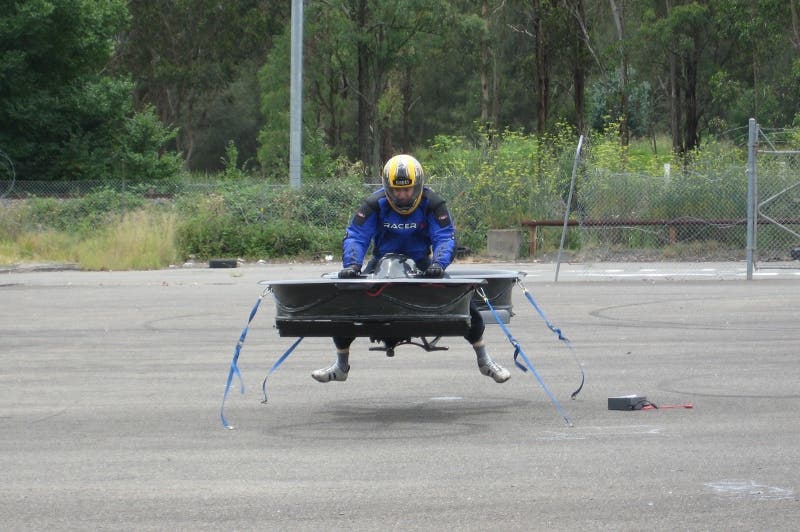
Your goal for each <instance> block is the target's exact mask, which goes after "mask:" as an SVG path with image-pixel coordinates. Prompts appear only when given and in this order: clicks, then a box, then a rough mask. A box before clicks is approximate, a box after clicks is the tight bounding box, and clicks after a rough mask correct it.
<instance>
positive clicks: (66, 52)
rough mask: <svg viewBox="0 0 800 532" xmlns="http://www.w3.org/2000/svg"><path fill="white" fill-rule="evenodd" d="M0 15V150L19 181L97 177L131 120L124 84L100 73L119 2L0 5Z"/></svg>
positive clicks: (123, 14) (109, 165)
mask: <svg viewBox="0 0 800 532" xmlns="http://www.w3.org/2000/svg"><path fill="white" fill-rule="evenodd" d="M5 4H6V7H5V9H3V10H2V11H0V54H1V55H0V124H2V130H0V148H2V149H3V150H4V151H5V152H6V153H8V154H9V156H10V157H11V158H12V159H13V160H14V163H15V165H16V168H17V174H18V176H19V177H20V178H22V179H41V180H45V179H47V180H50V179H60V178H68V179H77V178H105V177H108V176H109V175H112V174H113V173H114V172H115V171H116V168H117V167H118V163H119V161H118V160H116V161H115V157H116V156H115V155H113V154H114V153H115V148H116V147H117V146H119V144H120V143H121V142H124V139H121V138H120V136H121V133H120V131H123V130H124V128H125V121H126V119H127V118H129V117H130V116H131V114H132V104H131V98H130V91H131V88H132V84H131V82H130V81H129V80H128V79H127V78H126V77H124V76H116V77H114V76H110V75H107V74H104V73H103V71H104V68H105V67H106V66H107V64H108V62H109V60H110V58H111V54H112V52H113V47H114V42H115V38H116V36H117V34H118V33H119V32H120V31H121V30H122V28H123V27H124V26H125V24H126V23H127V21H128V12H127V10H126V6H125V2H124V0H105V1H100V0H59V1H48V0H30V1H27V2H6V3H5Z"/></svg>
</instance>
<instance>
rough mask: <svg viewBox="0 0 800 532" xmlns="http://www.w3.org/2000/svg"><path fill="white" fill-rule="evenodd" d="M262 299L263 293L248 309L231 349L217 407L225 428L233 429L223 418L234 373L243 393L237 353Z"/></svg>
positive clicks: (239, 351)
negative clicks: (251, 307) (225, 379)
mask: <svg viewBox="0 0 800 532" xmlns="http://www.w3.org/2000/svg"><path fill="white" fill-rule="evenodd" d="M263 299H264V294H261V296H260V297H259V298H258V301H256V304H255V305H254V306H253V310H251V311H250V318H248V320H247V325H246V326H245V328H244V329H243V330H242V334H241V335H240V336H239V341H238V342H236V347H235V348H234V350H233V360H231V367H230V370H229V371H228V382H227V383H226V384H225V393H224V394H223V395H222V406H221V407H220V409H219V418H220V420H221V421H222V426H223V427H225V428H226V429H233V426H232V425H230V424H229V423H228V420H227V419H225V400H226V399H227V398H228V393H229V392H230V389H231V383H232V382H233V376H234V375H236V376H237V377H239V393H241V394H244V380H243V379H242V374H241V372H240V371H239V366H238V364H239V354H240V353H241V352H242V346H243V345H244V339H245V338H247V331H248V330H249V329H250V322H252V321H253V318H255V316H256V312H258V307H259V305H261V301H262V300H263Z"/></svg>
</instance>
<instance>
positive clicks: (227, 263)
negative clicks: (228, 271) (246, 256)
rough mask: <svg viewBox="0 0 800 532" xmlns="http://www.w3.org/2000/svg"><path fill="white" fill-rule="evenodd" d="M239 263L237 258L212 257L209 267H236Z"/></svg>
mask: <svg viewBox="0 0 800 532" xmlns="http://www.w3.org/2000/svg"><path fill="white" fill-rule="evenodd" d="M238 264H239V263H238V262H237V261H236V259H211V260H209V261H208V267H209V268H235V267H236V266H237V265H238Z"/></svg>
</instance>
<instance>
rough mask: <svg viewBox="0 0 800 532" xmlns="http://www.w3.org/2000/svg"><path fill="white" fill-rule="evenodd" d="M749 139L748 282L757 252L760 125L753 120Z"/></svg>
mask: <svg viewBox="0 0 800 532" xmlns="http://www.w3.org/2000/svg"><path fill="white" fill-rule="evenodd" d="M748 130H749V133H748V138H747V251H746V253H747V280H748V281H750V280H752V279H753V259H754V257H753V255H754V250H755V202H756V200H755V189H756V141H757V138H758V124H756V119H755V118H751V119H750V120H749V123H748Z"/></svg>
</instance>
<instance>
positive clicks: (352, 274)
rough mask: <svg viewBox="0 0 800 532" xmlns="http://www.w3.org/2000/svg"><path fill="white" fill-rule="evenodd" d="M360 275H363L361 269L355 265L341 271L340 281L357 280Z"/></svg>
mask: <svg viewBox="0 0 800 532" xmlns="http://www.w3.org/2000/svg"><path fill="white" fill-rule="evenodd" d="M359 275H361V267H360V266H356V265H355V264H353V265H352V266H348V267H347V268H344V269H343V270H339V279H355V278H356V277H358V276H359Z"/></svg>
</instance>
